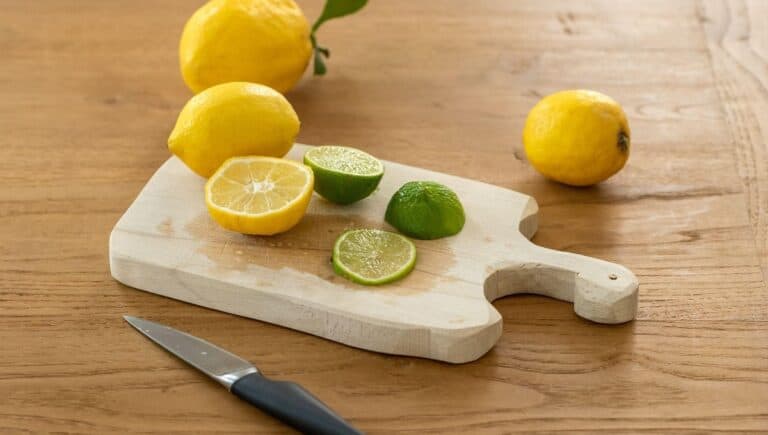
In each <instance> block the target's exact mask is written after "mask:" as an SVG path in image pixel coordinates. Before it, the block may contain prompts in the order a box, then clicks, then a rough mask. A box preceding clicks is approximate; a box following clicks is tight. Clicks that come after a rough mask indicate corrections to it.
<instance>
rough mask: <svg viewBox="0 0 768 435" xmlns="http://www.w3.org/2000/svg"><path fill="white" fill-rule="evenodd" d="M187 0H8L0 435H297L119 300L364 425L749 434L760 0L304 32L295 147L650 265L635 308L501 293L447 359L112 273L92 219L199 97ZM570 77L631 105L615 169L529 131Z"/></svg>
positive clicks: (1, 161) (761, 293)
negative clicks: (586, 179) (460, 195)
mask: <svg viewBox="0 0 768 435" xmlns="http://www.w3.org/2000/svg"><path fill="white" fill-rule="evenodd" d="M199 3H200V2H189V1H181V0H175V1H171V0H168V1H163V2H155V1H149V0H136V1H133V2H99V1H85V0H40V1H34V2H11V1H2V2H0V6H1V7H0V10H1V11H2V12H0V53H2V54H3V62H2V64H0V96H2V98H0V131H2V132H3V134H2V135H0V241H2V243H0V432H2V433H40V432H54V431H56V432H82V433H108V432H116V433H126V432H154V433H180V432H229V433H252V432H259V433H287V432H288V431H287V429H285V428H284V427H283V426H281V425H280V424H279V423H276V422H274V421H272V420H271V419H269V418H267V417H265V416H263V415H261V414H260V413H258V412H257V411H254V410H253V409H252V408H251V407H249V406H248V405H246V404H244V403H241V402H240V401H238V400H237V399H236V398H234V397H232V396H231V395H229V394H228V393H227V392H226V391H224V390H222V389H221V388H220V387H218V386H217V385H216V384H214V383H213V382H210V381H208V380H207V379H205V378H203V377H201V376H200V375H199V374H198V373H196V372H194V371H193V370H190V369H189V368H187V367H186V366H184V365H183V363H181V362H179V361H178V360H176V359H174V358H173V357H171V356H169V355H167V354H166V353H164V352H163V351H162V350H161V349H158V348H156V347H155V346H150V345H148V343H147V342H146V340H144V339H143V337H141V336H140V335H139V334H137V333H136V332H134V331H132V330H131V328H129V327H128V326H127V325H125V323H124V322H123V321H122V319H121V317H120V316H121V315H122V314H133V315H138V316H142V317H146V318H150V319H153V320H157V321H161V322H164V323H168V324H170V325H173V326H175V327H178V328H180V329H183V330H186V331H189V332H191V333H193V334H195V335H198V336H201V337H203V338H206V339H208V340H211V341H212V342H215V343H217V344H220V345H222V346H224V347H226V348H228V349H230V350H232V351H234V352H236V353H238V354H240V355H242V356H244V357H246V358H249V359H251V360H253V361H254V362H256V363H257V364H258V365H259V367H260V368H261V369H262V370H264V372H265V373H267V374H269V375H271V376H273V377H276V378H286V379H291V380H294V381H297V382H299V383H301V384H303V385H304V386H305V387H307V388H308V389H309V390H311V391H313V393H315V394H317V395H318V396H319V397H321V398H322V399H323V400H324V401H325V402H327V403H328V404H329V405H330V406H331V407H333V408H334V409H336V410H338V411H339V412H340V413H341V414H342V415H344V416H345V417H346V418H348V419H349V420H351V421H352V422H353V423H354V424H355V425H356V426H358V427H360V428H362V429H363V430H366V431H367V432H370V433H408V432H411V433H413V432H417V433H441V434H442V433H478V434H480V433H513V432H523V433H536V432H539V433H551V432H556V431H574V432H582V433H596V432H605V433H622V432H624V433H638V432H640V433H701V432H718V431H719V432H725V433H737V432H745V433H746V432H753V433H754V432H764V431H765V430H766V427H768V310H766V306H768V287H767V286H766V274H765V267H766V254H765V253H766V249H765V246H766V229H765V222H766V221H765V219H766V218H765V210H766V204H765V200H766V195H765V194H764V193H765V191H766V188H767V187H766V184H765V183H766V181H765V180H766V179H767V178H766V172H765V162H766V159H765V152H766V151H765V146H766V136H765V135H766V133H765V132H766V118H765V116H766V115H765V114H766V113H768V112H767V111H766V110H765V107H766V104H768V103H767V102H768V97H767V96H766V90H765V89H766V85H765V83H766V81H768V74H767V73H766V70H765V59H766V47H768V38H767V37H766V31H767V30H766V28H765V26H764V24H763V23H764V21H765V19H764V17H765V15H766V13H765V3H764V2H761V1H759V0H754V1H751V2H740V1H729V2H718V1H712V2H710V1H702V2H699V1H694V0H681V1H674V2H670V1H663V0H655V1H644V2H631V1H609V0H590V1H583V2H570V1H565V0H559V1H548V2H539V1H533V0H531V1H517V2H509V1H502V0H497V1H491V0H487V1H478V2H473V3H472V6H471V7H469V6H467V3H466V2H460V1H458V0H454V1H441V2H439V3H438V2H429V3H427V2H413V1H405V0H391V1H374V2H371V4H370V5H369V6H367V7H366V9H364V10H363V11H361V12H360V14H359V15H355V16H353V17H349V18H345V19H343V20H339V21H331V22H329V23H328V24H327V26H326V27H324V28H323V29H322V30H321V33H320V37H321V41H322V42H323V44H324V45H327V46H329V47H331V49H332V51H333V57H332V58H331V59H330V61H329V64H328V66H329V75H328V76H326V77H324V78H322V79H309V78H308V79H306V80H304V82H303V83H302V84H301V85H300V86H299V87H298V88H297V89H295V90H294V91H292V92H291V93H289V95H288V98H289V99H290V100H291V102H292V103H293V104H294V107H295V108H296V110H297V112H298V114H299V116H300V118H301V120H302V132H301V134H300V138H299V140H300V141H302V142H306V143H314V144H321V143H342V144H347V145H352V146H358V147H361V148H364V149H366V150H369V151H371V152H372V153H374V154H376V155H378V156H381V157H383V158H387V159H390V160H397V161H401V162H403V163H407V164H412V165H417V166H423V167H427V168H429V169H433V170H438V171H442V172H447V173H451V174H455V175H459V176H463V177H468V178H474V179H478V180H480V181H485V182H489V183H493V184H497V185H499V186H502V187H507V188H511V189H514V190H518V191H521V192H523V193H526V194H529V195H532V196H534V197H535V198H536V199H537V201H538V202H539V205H540V207H541V210H540V225H539V232H538V235H537V236H536V238H535V239H534V241H535V242H537V243H539V244H541V245H544V246H549V247H552V248H556V249H565V250H570V251H574V252H577V253H580V254H585V255H590V256H595V257H599V258H605V259H607V260H610V261H614V262H618V263H621V264H624V265H626V266H627V267H628V268H630V269H631V270H633V271H634V272H635V273H636V274H637V275H638V277H639V279H640V282H641V290H640V291H641V293H640V300H639V308H638V320H637V321H636V322H634V323H632V324H629V325H623V326H618V327H606V326H596V325H594V324H591V323H589V322H585V321H581V320H579V319H578V318H577V317H576V316H575V315H574V314H573V311H572V308H571V306H570V305H569V304H567V303H561V302H556V301H552V300H550V299H546V298H540V297H534V296H516V297H511V298H505V299H501V300H499V301H497V302H496V303H494V306H495V307H496V309H497V310H498V311H499V312H500V313H501V315H502V317H503V322H504V330H503V334H502V337H501V339H500V341H499V343H498V345H497V346H496V347H495V348H494V350H492V351H491V352H490V353H489V354H487V355H486V356H485V357H483V358H481V359H480V360H478V361H477V362H474V363H471V364H467V365H463V366H458V367H457V366H451V365H446V364H441V363H436V362H431V361H427V360H420V359H414V358H404V357H392V356H382V355H378V354H374V353H370V352H366V351H361V350H357V349H353V348H350V347H346V346H343V345H340V344H336V343H333V342H330V341H326V340H322V339H318V338H316V337H312V336H309V335H305V334H302V333H299V332H295V331H291V330H288V329H284V328H280V327H276V326H272V325H269V324H265V323H260V322H257V321H253V320H248V319H245V318H240V317H236V316H231V315H226V314H222V313H218V312H214V311H209V310H206V309H202V308H199V307H195V306H192V305H188V304H183V303H180V302H178V301H174V300H170V299H166V298H162V297H159V296H154V295H151V294H147V293H144V292H138V291H136V290H133V289H130V288H127V287H124V286H122V285H120V284H118V283H116V282H115V281H114V280H112V278H111V277H110V274H109V269H108V258H107V241H108V240H107V239H108V235H109V231H110V229H111V228H112V226H113V225H114V224H115V222H116V221H117V219H118V218H119V216H120V215H121V213H122V212H123V211H124V210H125V209H126V207H127V206H128V205H129V204H130V203H131V201H132V200H133V199H134V198H135V196H136V194H137V193H138V192H139V189H140V188H141V186H143V185H144V183H145V182H146V180H147V179H148V178H149V176H150V175H151V174H152V173H153V172H154V170H155V169H156V168H157V167H159V165H160V164H161V163H162V162H163V161H165V159H166V158H167V157H168V154H167V150H166V149H165V145H164V143H165V140H166V138H167V135H168V133H169V132H170V129H171V127H172V125H173V122H174V121H175V117H176V115H177V113H178V111H179V110H180V108H181V107H182V105H183V104H184V102H185V101H186V100H187V99H188V98H189V93H188V91H187V90H186V89H185V87H184V85H183V83H182V81H181V78H180V75H179V72H178V69H177V68H178V67H177V59H176V48H177V42H178V37H179V36H180V32H181V27H182V25H183V23H184V21H185V20H186V18H187V17H188V16H189V15H190V14H191V13H192V11H193V10H194V9H195V8H196V7H197V5H198V4H199ZM300 3H301V5H302V7H304V8H305V10H306V12H307V15H308V16H309V17H310V18H313V17H315V16H317V14H318V13H319V9H320V7H321V4H320V2H319V1H301V2H300ZM573 87H584V88H592V89H596V90H599V91H602V92H605V93H607V94H609V95H611V96H613V97H614V98H616V99H617V100H618V101H619V102H621V103H622V105H623V106H624V108H625V110H626V112H627V114H628V117H629V120H630V124H631V126H632V132H633V145H634V147H633V150H632V155H631V157H630V160H629V163H628V166H627V167H626V168H625V169H624V170H623V171H622V172H621V173H619V174H618V175H617V176H616V177H614V178H612V179H611V180H609V181H608V182H607V183H605V184H603V185H601V186H598V187H596V188H592V189H572V188H567V187H563V186H560V185H556V184H553V183H549V182H547V181H545V180H543V179H542V178H541V177H540V176H539V175H537V174H536V173H535V172H534V171H533V170H532V169H531V168H530V166H528V165H527V164H526V163H525V161H524V155H523V153H522V150H521V148H520V139H519V138H520V132H521V129H522V124H523V122H524V119H525V114H526V113H527V111H528V110H529V108H530V107H532V106H533V104H534V103H535V102H536V101H537V100H538V99H539V98H540V97H541V96H542V95H545V94H547V93H549V92H552V91H555V90H560V89H565V88H573ZM598 221H599V222H602V223H601V224H600V225H595V222H598Z"/></svg>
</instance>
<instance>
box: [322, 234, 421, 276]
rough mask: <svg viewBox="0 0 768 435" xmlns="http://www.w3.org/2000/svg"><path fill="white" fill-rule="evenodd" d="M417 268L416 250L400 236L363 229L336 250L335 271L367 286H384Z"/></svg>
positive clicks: (346, 237)
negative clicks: (414, 267)
mask: <svg viewBox="0 0 768 435" xmlns="http://www.w3.org/2000/svg"><path fill="white" fill-rule="evenodd" d="M415 264H416V246H414V245H413V242H411V241H410V240H408V239H406V238H405V237H403V236H401V235H400V234H395V233H391V232H389V231H382V230H375V229H362V230H351V231H347V232H345V233H344V234H342V235H341V236H339V238H338V239H337V240H336V243H335V244H334V246H333V269H334V271H336V273H338V274H339V275H341V276H343V277H345V278H347V279H349V280H351V281H353V282H356V283H358V284H365V285H381V284H386V283H389V282H392V281H396V280H398V279H401V278H403V277H405V276H406V275H408V274H409V273H410V272H411V270H413V266H414V265H415Z"/></svg>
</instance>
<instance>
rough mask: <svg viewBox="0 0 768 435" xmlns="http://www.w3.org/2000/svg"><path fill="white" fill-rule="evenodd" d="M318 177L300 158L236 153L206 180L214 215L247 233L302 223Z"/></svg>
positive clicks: (207, 198) (221, 222)
mask: <svg viewBox="0 0 768 435" xmlns="http://www.w3.org/2000/svg"><path fill="white" fill-rule="evenodd" d="M313 184H314V176H313V174H312V170H311V169H309V168H308V167H306V166H304V165H302V164H301V163H298V162H294V161H291V160H284V159H277V158H274V157H233V158H231V159H229V160H227V161H226V162H224V164H223V165H221V167H220V168H219V170H218V171H216V173H215V174H213V176H211V178H210V179H208V182H207V183H205V203H206V205H207V206H208V212H209V213H210V215H211V217H212V218H213V220H215V221H216V222H218V223H219V225H221V226H222V227H224V228H226V229H228V230H232V231H237V232H238V233H244V234H258V235H272V234H277V233H282V232H285V231H288V230H289V229H291V228H292V227H293V226H294V225H296V224H297V223H299V221H300V220H301V218H302V217H303V216H304V213H306V211H307V206H308V205H309V200H310V199H311V198H312V187H313Z"/></svg>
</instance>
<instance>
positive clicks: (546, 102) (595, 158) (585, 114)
mask: <svg viewBox="0 0 768 435" xmlns="http://www.w3.org/2000/svg"><path fill="white" fill-rule="evenodd" d="M629 137H630V131H629V124H628V123H627V117H626V115H625V114H624V111H623V110H622V109H621V106H619V104H618V103H617V102H616V101H614V100H613V99H612V98H611V97H609V96H607V95H604V94H601V93H599V92H595V91H588V90H571V91H562V92H557V93H554V94H552V95H549V96H547V97H544V98H543V99H542V100H541V101H539V102H538V103H537V104H536V106H534V107H533V109H531V111H530V113H528V119H526V121H525V129H524V130H523V145H524V146H525V154H526V155H527V157H528V161H530V162H531V165H533V167H534V168H536V170H537V171H539V172H541V173H542V174H543V175H544V176H546V177H548V178H551V179H553V180H556V181H559V182H561V183H565V184H569V185H572V186H589V185H592V184H596V183H599V182H601V181H603V180H605V179H607V178H608V177H610V176H611V175H613V174H615V173H616V172H618V171H619V170H620V169H621V168H623V167H624V164H625V163H626V162H627V158H628V157H629V148H630V139H629Z"/></svg>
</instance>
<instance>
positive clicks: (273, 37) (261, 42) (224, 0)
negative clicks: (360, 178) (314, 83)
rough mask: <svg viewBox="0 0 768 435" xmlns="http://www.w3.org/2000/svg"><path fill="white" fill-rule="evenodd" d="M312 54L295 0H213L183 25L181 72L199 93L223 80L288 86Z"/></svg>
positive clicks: (224, 81)
mask: <svg viewBox="0 0 768 435" xmlns="http://www.w3.org/2000/svg"><path fill="white" fill-rule="evenodd" d="M311 54H312V44H311V42H310V39H309V24H308V23H307V19H306V17H304V14H303V13H302V11H301V9H299V7H298V6H297V5H296V3H294V1H293V0H211V1H209V2H208V3H206V4H205V5H203V6H202V7H201V8H200V9H198V10H197V11H196V12H195V13H194V14H193V15H192V17H191V18H190V19H189V21H187V24H186V25H185V26H184V32H183V33H182V35H181V43H180V45H179V62H180V64H181V75H182V76H183V78H184V82H186V84H187V86H189V88H190V89H191V90H192V91H193V92H195V93H197V92H200V91H202V90H203V89H206V88H208V87H211V86H213V85H217V84H219V83H226V82H234V81H246V82H254V83H261V84H263V85H267V86H269V87H271V88H274V89H276V90H278V91H279V92H281V93H282V92H286V91H287V90H289V89H290V88H291V87H293V85H294V84H296V82H297V81H298V80H299V79H300V78H301V76H302V74H303V73H304V70H305V69H306V67H307V63H308V62H309V58H310V56H311Z"/></svg>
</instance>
